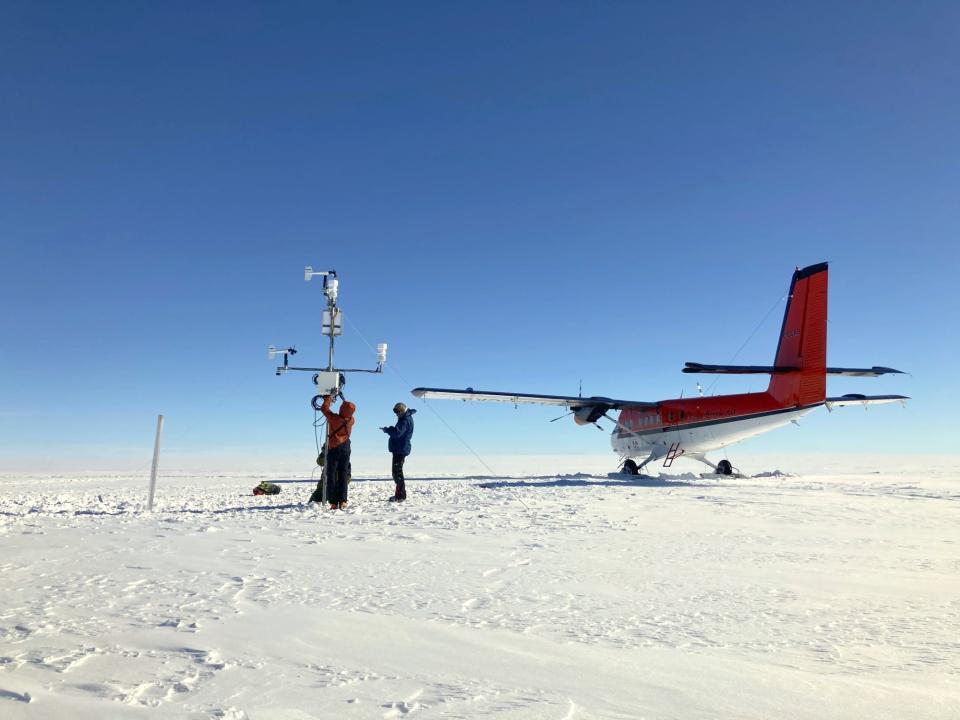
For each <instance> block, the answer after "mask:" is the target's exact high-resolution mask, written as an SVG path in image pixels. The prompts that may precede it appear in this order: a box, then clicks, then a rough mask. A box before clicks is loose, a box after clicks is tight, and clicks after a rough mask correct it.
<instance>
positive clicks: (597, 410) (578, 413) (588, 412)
mask: <svg viewBox="0 0 960 720" xmlns="http://www.w3.org/2000/svg"><path fill="white" fill-rule="evenodd" d="M608 409H609V408H608V407H607V406H606V405H585V406H584V407H578V408H573V421H574V422H575V423H576V424H577V425H592V424H593V423H595V422H596V421H597V420H599V419H600V418H602V417H603V414H604V413H605V412H606V411H607V410H608Z"/></svg>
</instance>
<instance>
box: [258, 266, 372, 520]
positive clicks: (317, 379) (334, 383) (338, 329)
mask: <svg viewBox="0 0 960 720" xmlns="http://www.w3.org/2000/svg"><path fill="white" fill-rule="evenodd" d="M317 276H321V277H323V294H324V295H325V296H326V298H327V308H326V310H324V311H323V318H322V321H321V328H320V332H321V334H323V335H329V336H330V346H329V350H328V351H327V367H326V368H312V367H293V366H291V365H290V364H289V356H290V355H295V354H296V353H297V350H296V348H293V347H288V348H286V349H283V350H278V349H277V348H275V347H274V346H273V345H271V346H270V347H269V348H268V350H267V353H268V356H269V357H271V358H273V357H275V356H277V355H283V365H282V366H280V367H278V368H277V372H276V374H277V375H282V374H284V373H285V372H287V371H288V370H301V371H307V372H313V373H314V376H313V384H314V385H315V386H316V390H317V394H316V395H314V396H313V399H312V400H311V401H310V404H311V405H312V406H313V409H314V410H318V411H319V410H320V406H321V404H322V402H323V399H324V398H325V397H327V396H328V395H340V397H341V399H342V398H343V394H342V391H341V388H342V387H343V385H344V384H345V383H346V377H345V373H355V372H362V373H376V374H380V373H382V372H383V365H384V363H386V361H387V344H386V343H380V344H379V345H377V366H376V368H375V369H373V370H362V369H358V368H337V367H336V365H335V364H334V349H335V343H336V337H337V335H341V334H342V333H343V324H342V320H343V315H342V312H341V310H340V308H339V306H338V305H337V299H338V297H339V293H340V281H339V280H338V279H337V271H336V270H317V271H315V270H314V269H313V268H312V267H310V266H309V265H308V266H307V267H306V269H305V270H304V273H303V278H304V280H305V281H307V282H309V281H310V280H311V279H312V278H314V277H317ZM329 440H330V423H329V422H328V423H325V424H324V436H323V450H322V451H321V455H319V456H318V457H317V462H318V464H322V466H323V469H322V470H321V471H320V482H319V483H318V485H317V489H318V490H319V491H320V501H321V502H323V503H326V502H327V463H326V457H325V453H326V451H327V447H328V443H329ZM321 460H322V461H323V462H322V463H321Z"/></svg>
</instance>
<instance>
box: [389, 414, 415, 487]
mask: <svg viewBox="0 0 960 720" xmlns="http://www.w3.org/2000/svg"><path fill="white" fill-rule="evenodd" d="M393 412H394V413H396V415H397V424H396V425H394V426H393V427H382V428H380V429H381V430H383V431H384V432H385V433H386V434H387V435H389V436H390V439H389V440H388V441H387V450H389V451H390V453H391V454H392V455H393V467H392V470H393V481H394V482H395V483H396V484H397V488H396V491H395V492H394V494H393V497H392V498H390V502H403V501H404V500H406V499H407V489H406V487H404V484H403V461H404V460H406V459H407V455H409V454H410V438H412V437H413V414H414V413H415V412H416V410H411V409H409V408H407V406H406V405H404V404H403V403H397V404H396V405H394V406H393Z"/></svg>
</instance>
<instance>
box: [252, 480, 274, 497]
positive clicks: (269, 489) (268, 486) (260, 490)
mask: <svg viewBox="0 0 960 720" xmlns="http://www.w3.org/2000/svg"><path fill="white" fill-rule="evenodd" d="M253 494H254V495H279V494H280V486H279V485H274V484H273V483H269V482H267V481H266V480H264V481H263V482H262V483H260V484H259V485H257V486H256V487H255V488H254V489H253Z"/></svg>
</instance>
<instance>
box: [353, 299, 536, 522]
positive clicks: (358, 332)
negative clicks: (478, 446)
mask: <svg viewBox="0 0 960 720" xmlns="http://www.w3.org/2000/svg"><path fill="white" fill-rule="evenodd" d="M341 313H342V314H343V317H344V319H345V320H346V321H347V323H348V324H349V325H350V327H351V328H352V329H353V331H354V332H355V333H356V334H357V335H358V336H359V337H360V339H361V340H363V342H364V343H366V345H367V347H368V348H370V350H371V351H373V352H376V350H374V347H373V345H371V344H370V341H369V340H367V338H365V337H364V336H363V333H362V332H360V330H359V329H358V328H357V326H356V325H354V324H353V321H352V320H351V319H350V316H349V315H347V314H346V313H343V311H341ZM389 367H390V372H392V373H393V374H394V375H396V376H397V378H398V379H399V380H400V382H402V383H403V384H404V385H405V386H407V387H409V386H410V382H409V381H408V380H407V379H406V378H405V377H403V375H401V374H400V371H399V370H397V369H396V368H394V367H393V365H390V366H389ZM424 405H426V406H427V407H428V408H430V412H432V413H433V414H434V415H436V417H437V419H438V420H439V421H440V422H442V423H443V425H444V427H446V428H447V430H449V431H450V432H451V433H452V434H453V436H454V437H456V438H457V440H459V441H460V442H461V443H462V444H463V446H464V447H465V448H466V449H467V450H469V451H470V453H471V454H472V455H473V456H474V457H475V458H476V459H477V460H478V461H479V462H480V464H481V465H483V467H485V468H486V469H487V472H488V473H490V475H491V476H494V477H496V472H495V471H494V469H493V468H491V467H490V466H489V465H487V463H486V462H485V461H484V459H483V458H482V457H480V455H479V454H478V453H477V451H476V450H474V449H473V448H472V447H470V444H469V443H468V442H467V441H466V440H464V439H463V438H462V437H460V433H458V432H457V431H456V430H454V429H453V428H452V427H451V426H450V423H448V422H447V421H446V420H444V419H443V417H442V416H441V415H440V413H438V412H437V410H436V408H434V407H433V405H431V404H430V403H428V402H426V401H424ZM515 497H516V498H517V500H519V501H520V504H521V505H523V507H524V508H525V509H526V510H527V511H528V512H529V511H530V508H529V507H527V504H526V503H525V502H524V501H523V499H522V498H520V497H519V496H515Z"/></svg>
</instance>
